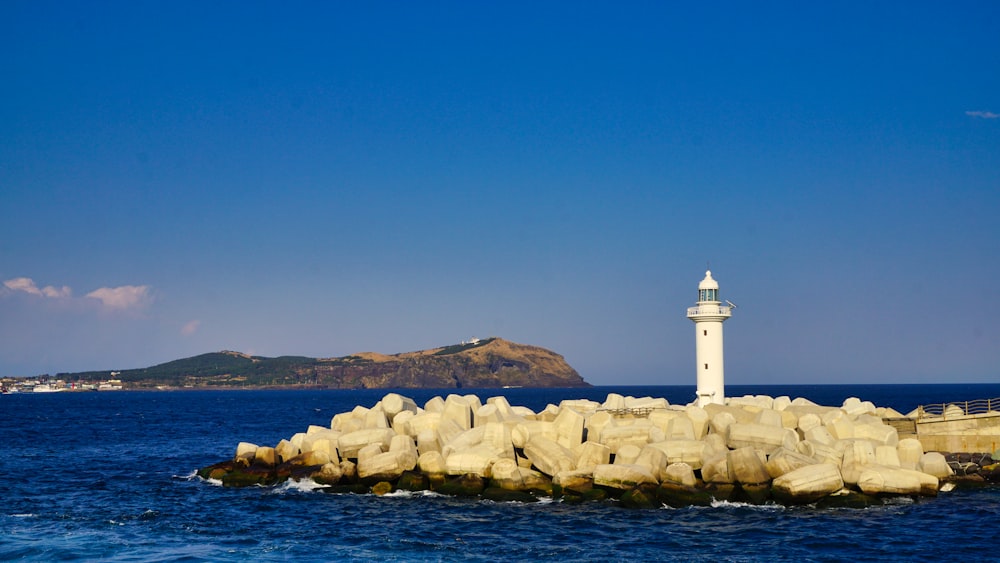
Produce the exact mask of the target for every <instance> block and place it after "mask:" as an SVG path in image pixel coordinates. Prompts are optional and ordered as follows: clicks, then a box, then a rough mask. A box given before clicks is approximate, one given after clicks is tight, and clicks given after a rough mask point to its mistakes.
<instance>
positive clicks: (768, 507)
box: [711, 500, 787, 512]
mask: <svg viewBox="0 0 1000 563" xmlns="http://www.w3.org/2000/svg"><path fill="white" fill-rule="evenodd" d="M711 506H712V508H749V509H753V510H760V511H766V512H780V511H783V510H787V508H786V507H785V506H782V505H780V504H774V503H768V504H750V503H748V502H733V501H728V500H713V501H712V505H711Z"/></svg>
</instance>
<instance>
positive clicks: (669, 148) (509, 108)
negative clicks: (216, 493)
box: [0, 1, 1000, 385]
mask: <svg viewBox="0 0 1000 563" xmlns="http://www.w3.org/2000/svg"><path fill="white" fill-rule="evenodd" d="M355 4H357V3H350V4H348V3H343V4H336V3H294V4H291V5H283V6H276V5H269V4H260V3H252V2H232V3H215V4H213V5H208V6H206V5H203V3H186V2H171V3H147V2H120V3H112V2H106V3H97V4H92V3H78V2H66V3H52V2H36V1H31V2H21V1H8V2H4V3H2V4H0V49H2V52H3V56H2V57H0V76H3V80H2V84H3V88H2V90H0V101H2V103H0V193H2V195H0V283H2V285H0V375H2V376H15V375H23V376H33V375H37V374H41V373H52V374H54V373H57V372H66V371H83V370H97V369H122V368H133V367H146V366H149V365H153V364H157V363H161V362H164V361H169V360H173V359H177V358H182V357H187V356H192V355H196V354H200V353H204V352H210V351H217V350H224V349H228V350H239V351H244V352H249V353H254V354H259V355H267V356H276V355H308V356H342V355H347V354H350V353H353V352H360V351H379V352H384V353H395V352H403V351H410V350H419V349H424V348H431V347H435V346H441V345H446V344H451V343H456V342H459V341H461V340H465V339H467V338H469V337H472V336H478V337H486V336H493V335H495V336H501V337H503V338H507V339H509V340H514V341H516V342H523V343H530V344H537V345H540V346H544V347H547V348H550V349H552V350H555V351H556V352H558V353H561V354H563V355H564V356H565V357H566V359H567V361H569V363H570V364H571V365H572V366H574V367H575V368H576V369H577V370H578V371H579V372H580V374H581V375H582V376H583V377H584V378H585V379H587V380H588V381H590V382H591V383H594V384H669V385H674V384H676V385H686V384H691V385H693V384H694V378H695V375H694V374H695V370H694V330H693V325H692V323H691V322H690V321H688V320H687V319H686V318H685V311H686V308H687V307H688V306H690V305H692V304H693V303H694V301H695V299H696V296H697V292H696V289H697V284H698V282H699V281H700V280H701V278H702V277H703V275H704V271H705V269H706V265H707V264H710V265H711V269H712V271H713V274H714V277H715V278H716V279H717V280H718V281H719V283H720V285H721V293H722V296H723V297H724V298H727V299H730V300H732V301H733V302H735V303H737V304H738V305H739V308H738V309H737V310H736V311H735V313H734V315H733V318H732V319H731V320H730V321H728V322H727V323H726V326H725V330H726V381H727V382H728V383H742V384H754V383H759V384H766V383H792V382H803V383H838V382H851V383H897V382H898V383H924V382H996V381H997V380H1000V371H998V369H1000V368H998V366H1000V331H998V330H997V328H996V323H997V322H998V321H997V319H998V318H1000V305H998V304H997V300H996V299H993V298H992V294H993V291H992V290H991V287H992V284H993V283H994V281H993V280H996V279H998V278H1000V115H998V114H1000V38H998V35H997V33H996V28H995V23H996V22H997V21H998V19H1000V5H998V4H996V3H992V2H982V3H973V2H968V3H964V2H959V3H947V5H946V4H944V3H932V2H910V3H886V4H876V5H871V3H860V2H858V3H851V2H846V3H837V4H836V5H818V6H813V5H810V3H800V2H789V3H766V4H764V5H763V6H758V5H748V4H746V3H732V4H731V3H705V5H700V6H689V5H684V4H679V3H678V4H673V3H658V2H652V3H625V4H622V3H596V2H572V3H552V4H542V5H537V4H535V3H516V2H515V3H509V2H506V3H495V4H487V3H465V2H463V3H459V2H455V3H437V2H435V3H408V2H399V3H362V4H360V5H355Z"/></svg>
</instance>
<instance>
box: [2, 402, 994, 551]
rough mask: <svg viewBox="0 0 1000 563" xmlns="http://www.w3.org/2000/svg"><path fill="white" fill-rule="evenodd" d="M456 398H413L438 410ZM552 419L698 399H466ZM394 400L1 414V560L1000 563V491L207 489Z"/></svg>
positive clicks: (5, 406)
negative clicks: (790, 496) (376, 492)
mask: <svg viewBox="0 0 1000 563" xmlns="http://www.w3.org/2000/svg"><path fill="white" fill-rule="evenodd" d="M448 392H449V391H448V390H439V391H432V390H405V391H401V393H403V394H405V395H407V396H409V397H412V398H413V399H414V400H416V401H417V402H418V404H423V402H425V401H426V400H427V399H429V398H430V397H432V396H434V395H438V394H440V395H442V396H444V395H446V394H447V393H448ZM461 392H462V393H469V392H473V393H476V394H478V395H479V396H480V397H481V398H482V399H484V400H485V399H486V398H487V397H490V396H493V395H498V394H503V395H505V396H507V398H508V399H509V401H510V402H511V404H516V405H525V406H528V407H531V408H533V409H536V410H539V409H541V408H543V407H544V406H545V405H546V404H547V403H558V402H559V401H560V400H562V399H569V398H591V399H595V400H603V399H604V397H605V396H606V395H607V394H608V393H609V392H617V393H621V394H624V395H635V396H644V395H651V396H654V397H666V398H667V399H668V400H669V401H670V402H671V403H680V404H684V403H687V402H689V401H690V400H691V399H692V397H693V388H692V387H687V386H677V387H597V388H591V389H542V390H539V389H505V390H497V389H492V390H469V389H463V390H461ZM385 393H386V391H384V390H378V391H372V390H363V391H204V392H202V391H186V392H101V393H46V394H15V395H4V396H2V397H0V501H2V502H0V560H16V559H24V560H37V561H50V560H82V561H243V560H248V559H252V560H302V561H332V560H366V561H371V560H379V561H415V560H430V561H452V560H471V561H494V560H499V559H503V560H518V561H521V560H570V561H605V560H612V561H626V560H632V561H641V560H648V561H652V560H678V561H762V560H768V561H840V560H848V559H853V560H860V561H875V560H879V561H930V560H941V559H948V560H959V561H961V560H978V559H981V558H982V557H984V556H987V557H988V556H989V555H991V554H993V553H995V549H996V540H995V538H996V530H997V525H998V522H1000V488H997V487H983V488H959V489H956V490H954V491H952V492H949V493H943V494H941V495H939V496H938V497H937V498H932V499H923V500H920V501H917V502H914V501H910V500H906V501H900V502H898V503H895V504H890V505H885V506H880V507H875V508H868V509H829V510H820V509H816V508H812V507H800V508H783V507H779V506H763V507H753V506H746V505H740V504H725V503H723V504H719V505H717V506H713V507H710V508H685V509H666V508H665V509H661V510H644V511H633V510H626V509H623V508H621V507H619V506H617V505H616V504H614V503H612V502H608V503H592V504H584V505H574V506H571V505H563V504H561V503H559V502H542V503H537V504H509V503H501V504H497V503H492V502H489V501H479V500H466V499H456V498H448V497H442V496H438V495H434V494H405V495H390V496H388V497H375V496H371V495H333V494H327V493H323V492H320V491H318V490H313V489H312V488H310V487H309V486H306V485H296V486H292V485H282V486H278V487H275V488H262V487H252V488H245V489H228V488H223V487H221V486H216V485H212V484H210V483H208V482H205V481H202V480H201V479H198V478H196V477H193V472H194V470H195V469H197V468H199V467H202V466H205V465H208V464H210V463H214V462H217V461H221V460H223V459H227V458H229V457H231V456H232V454H233V452H234V450H235V447H236V444H237V443H238V442H240V441H249V442H254V443H258V444H265V445H274V444H276V443H277V442H278V441H279V440H281V439H282V438H289V437H291V435H292V434H294V433H296V432H303V431H305V430H306V428H307V427H308V425H310V424H318V425H328V424H329V422H330V418H331V417H332V416H333V415H334V414H336V413H339V412H344V411H348V410H351V409H352V408H353V407H354V406H355V405H359V404H360V405H364V406H372V405H373V404H374V403H375V402H376V401H378V400H379V399H380V398H381V397H382V396H383V395H384V394H385ZM727 394H728V395H730V396H738V395H742V394H764V395H771V396H779V395H789V396H791V397H793V398H794V397H797V396H802V397H806V398H809V399H811V400H813V401H815V402H817V403H820V404H827V405H839V404H840V403H841V402H842V401H843V399H844V398H846V397H849V396H857V397H859V398H861V399H864V400H870V401H872V402H874V403H875V404H876V405H879V406H891V407H893V408H895V409H896V410H899V411H901V412H903V413H906V412H908V411H910V410H912V409H913V408H914V407H916V406H917V405H919V404H926V403H937V402H946V401H960V400H972V399H978V398H995V397H1000V384H985V385H983V384H979V385H861V386H858V385H853V386H833V385H828V386H824V385H814V386H728V387H727Z"/></svg>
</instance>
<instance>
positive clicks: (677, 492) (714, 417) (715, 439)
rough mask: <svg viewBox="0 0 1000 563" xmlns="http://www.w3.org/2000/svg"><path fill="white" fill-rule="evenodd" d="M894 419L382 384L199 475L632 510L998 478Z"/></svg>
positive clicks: (982, 461) (900, 491) (862, 411)
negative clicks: (931, 446)
mask: <svg viewBox="0 0 1000 563" xmlns="http://www.w3.org/2000/svg"><path fill="white" fill-rule="evenodd" d="M897 416H899V414H898V413H895V412H894V411H891V409H884V408H879V407H876V406H875V405H873V404H872V403H870V402H868V401H862V400H860V399H857V398H849V399H847V400H845V401H844V403H843V404H842V405H840V406H837V407H832V406H822V405H817V404H815V403H812V402H810V401H808V400H806V399H803V398H796V399H791V398H789V397H776V398H772V397H767V396H745V397H736V398H730V399H727V402H726V404H725V405H707V406H705V407H698V406H695V405H683V406H682V405H671V404H669V403H668V402H667V401H666V399H662V398H653V397H624V396H621V395H617V394H610V395H608V396H607V398H606V400H605V401H604V402H603V403H598V402H596V401H590V400H565V401H562V402H561V403H560V404H558V405H553V404H550V405H548V406H546V407H545V408H544V409H542V410H541V411H540V412H534V411H532V410H530V409H528V408H526V407H522V406H514V405H510V404H509V403H508V401H507V400H506V399H505V398H504V397H502V396H498V397H490V398H487V399H486V400H485V401H483V400H481V399H480V397H478V396H476V395H458V394H452V395H448V396H447V397H434V398H432V399H430V400H429V401H427V402H426V403H425V404H424V405H422V406H421V405H417V404H416V403H415V402H414V401H413V400H412V399H410V398H407V397H404V396H402V395H399V394H396V393H389V394H387V395H385V396H384V397H383V398H382V400H381V401H379V402H378V403H376V404H375V405H373V406H371V407H364V406H357V407H355V408H354V409H353V410H351V411H350V412H344V413H340V414H337V415H336V416H334V417H333V418H332V420H331V421H330V424H329V426H310V427H309V428H307V429H306V430H305V431H304V432H300V433H298V434H295V435H293V436H290V437H289V438H287V439H285V440H281V441H280V442H279V443H278V444H275V445H273V446H262V445H256V444H249V443H240V444H239V445H238V446H237V447H236V451H235V455H234V456H233V458H232V459H229V460H225V461H223V462H220V463H217V464H214V465H211V466H208V467H205V468H202V469H200V470H199V475H201V476H202V477H204V478H207V479H218V480H220V481H221V482H222V484H224V485H227V486H246V485H270V484H274V483H277V482H281V481H283V480H286V479H312V480H314V481H316V482H317V483H320V484H323V485H325V486H327V487H328V488H329V490H330V491H334V492H358V493H367V492H374V493H376V494H384V493H386V492H390V491H392V490H394V489H406V490H427V489H429V490H434V491H438V492H441V493H444V494H456V495H475V496H482V497H485V498H492V499H496V500H522V501H532V500H536V499H537V498H538V497H540V496H552V497H557V498H561V499H562V500H563V501H564V502H578V501H583V500H589V499H604V498H615V499H619V501H620V502H621V503H622V504H623V505H626V506H634V507H655V506H662V505H664V504H667V505H671V506H687V505H692V504H710V503H711V502H713V501H716V500H738V501H744V502H752V503H763V502H769V501H774V502H780V503H786V504H796V503H821V504H831V505H849V506H867V505H869V504H872V503H878V502H881V499H883V498H885V497H891V496H898V495H921V496H933V495H936V494H938V491H939V490H942V483H946V482H948V481H951V480H953V479H956V478H957V477H956V471H955V470H956V468H957V469H959V473H960V474H961V475H960V476H961V477H962V478H970V476H972V477H971V478H973V479H978V480H980V481H990V480H994V479H996V478H998V477H1000V468H998V465H997V464H996V463H995V462H993V459H992V456H991V455H990V454H983V455H980V456H979V457H978V458H977V462H976V463H975V464H972V465H976V469H972V468H971V466H970V463H971V462H961V461H958V460H957V459H956V458H954V456H952V458H951V459H949V458H947V457H946V456H945V455H944V453H942V452H936V451H926V450H925V448H924V446H923V445H922V444H921V442H920V441H919V440H917V439H915V438H902V439H901V438H900V436H899V433H898V432H897V430H896V428H894V427H893V426H890V425H888V424H886V423H884V422H883V419H884V418H893V417H897ZM970 459H971V458H970ZM962 463H965V464H964V465H962Z"/></svg>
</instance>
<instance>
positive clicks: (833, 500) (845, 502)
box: [816, 491, 882, 508]
mask: <svg viewBox="0 0 1000 563" xmlns="http://www.w3.org/2000/svg"><path fill="white" fill-rule="evenodd" d="M881 505H882V498H881V497H877V496H874V495H866V494H864V493H859V492H854V491H848V492H846V493H842V494H836V495H829V496H825V497H823V498H821V499H819V500H817V501H816V508H868V507H869V506H881Z"/></svg>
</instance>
